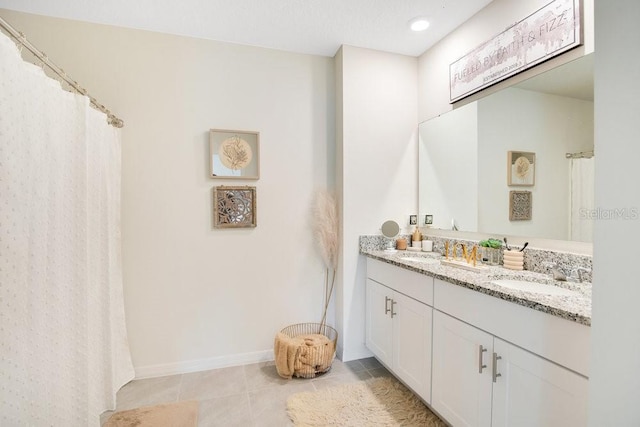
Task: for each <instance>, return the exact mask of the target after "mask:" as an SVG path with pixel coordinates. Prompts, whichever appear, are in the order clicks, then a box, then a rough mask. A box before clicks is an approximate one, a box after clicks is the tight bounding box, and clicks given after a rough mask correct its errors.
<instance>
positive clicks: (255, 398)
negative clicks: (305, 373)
mask: <svg viewBox="0 0 640 427" xmlns="http://www.w3.org/2000/svg"><path fill="white" fill-rule="evenodd" d="M314 390H315V388H314V387H313V384H311V381H310V380H301V381H295V382H292V383H291V384H290V385H289V386H287V387H281V388H265V389H262V390H256V391H251V392H249V402H250V403H251V415H252V416H253V422H254V425H255V426H256V427H284V426H289V425H292V423H291V421H290V420H289V416H288V415H287V399H288V398H289V396H291V395H292V394H295V393H300V392H304V391H314Z"/></svg>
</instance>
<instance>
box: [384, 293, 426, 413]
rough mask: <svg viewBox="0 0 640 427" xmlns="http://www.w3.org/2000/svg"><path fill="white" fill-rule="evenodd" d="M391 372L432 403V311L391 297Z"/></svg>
mask: <svg viewBox="0 0 640 427" xmlns="http://www.w3.org/2000/svg"><path fill="white" fill-rule="evenodd" d="M393 302H394V304H393V312H392V314H393V316H392V317H393V371H394V372H395V373H396V375H398V377H399V378H400V379H401V380H403V381H404V382H405V383H406V384H407V385H408V386H409V387H411V389H413V391H414V392H416V393H417V394H418V395H419V396H420V397H422V398H423V399H424V400H425V401H426V402H428V403H431V325H432V317H433V309H432V308H431V307H429V306H428V305H426V304H423V303H421V302H419V301H416V300H414V299H412V298H409V297H407V296H405V295H402V294H400V293H398V292H394V294H393Z"/></svg>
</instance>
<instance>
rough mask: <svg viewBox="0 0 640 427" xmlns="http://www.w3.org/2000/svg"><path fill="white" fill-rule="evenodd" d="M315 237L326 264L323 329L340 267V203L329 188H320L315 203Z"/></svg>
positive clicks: (313, 216) (321, 326)
mask: <svg viewBox="0 0 640 427" xmlns="http://www.w3.org/2000/svg"><path fill="white" fill-rule="evenodd" d="M312 218H313V237H314V240H315V241H316V242H317V244H318V249H319V250H320V255H321V256H322V260H323V261H324V265H325V282H324V301H323V310H322V321H321V322H320V329H321V330H322V329H323V327H324V325H325V324H326V322H327V309H328V308H329V302H330V301H331V295H332V294H333V287H334V284H335V282H336V269H337V267H338V226H339V223H338V205H337V202H336V198H335V197H334V196H333V194H331V193H330V192H329V191H327V190H318V191H317V192H316V194H315V200H314V205H313V215H312Z"/></svg>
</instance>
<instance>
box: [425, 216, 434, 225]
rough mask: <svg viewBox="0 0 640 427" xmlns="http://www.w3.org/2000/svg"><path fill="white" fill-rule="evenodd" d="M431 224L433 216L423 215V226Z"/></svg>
mask: <svg viewBox="0 0 640 427" xmlns="http://www.w3.org/2000/svg"><path fill="white" fill-rule="evenodd" d="M431 224H433V215H425V216H424V225H431Z"/></svg>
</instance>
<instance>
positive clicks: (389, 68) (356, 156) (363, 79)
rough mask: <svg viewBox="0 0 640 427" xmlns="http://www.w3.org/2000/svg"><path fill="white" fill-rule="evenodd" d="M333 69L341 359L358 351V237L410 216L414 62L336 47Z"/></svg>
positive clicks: (361, 271)
mask: <svg viewBox="0 0 640 427" xmlns="http://www.w3.org/2000/svg"><path fill="white" fill-rule="evenodd" d="M336 65H337V67H336V68H337V75H336V80H337V88H338V94H337V97H336V98H337V103H338V106H337V108H336V109H337V111H338V118H337V123H338V126H337V146H338V160H337V165H338V166H337V180H336V183H337V186H338V188H339V191H340V198H341V209H342V230H341V231H342V233H341V241H342V245H341V246H342V254H341V257H340V267H339V270H338V273H339V278H338V281H339V286H340V287H339V292H340V296H339V301H337V313H336V317H337V322H338V324H339V325H341V330H342V335H341V337H340V352H341V356H342V360H352V359H358V358H360V357H365V356H369V355H370V354H371V353H370V352H369V351H368V350H367V349H366V347H365V344H364V342H365V328H364V326H365V325H364V319H365V315H364V303H365V260H364V257H362V256H360V255H358V237H359V236H360V235H363V234H379V233H380V227H381V225H382V223H383V222H384V221H386V220H389V219H392V220H395V221H397V222H398V224H400V225H401V227H402V232H407V231H408V228H407V227H406V225H408V221H409V217H408V216H409V215H410V214H415V213H417V200H418V192H417V182H418V173H417V169H418V148H417V128H416V124H417V95H416V94H417V59H416V58H414V57H408V56H403V55H396V54H390V53H384V52H378V51H372V50H368V49H361V48H356V47H352V46H343V47H342V48H341V49H340V51H339V52H338V54H337V56H336Z"/></svg>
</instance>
